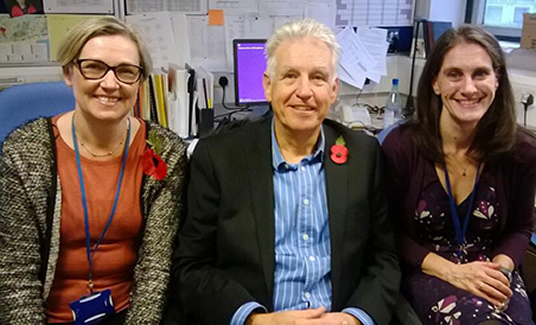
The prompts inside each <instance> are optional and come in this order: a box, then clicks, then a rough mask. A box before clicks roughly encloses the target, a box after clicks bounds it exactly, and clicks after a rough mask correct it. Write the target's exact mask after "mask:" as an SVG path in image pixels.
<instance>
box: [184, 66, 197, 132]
mask: <svg viewBox="0 0 536 325" xmlns="http://www.w3.org/2000/svg"><path fill="white" fill-rule="evenodd" d="M186 70H187V71H188V86H187V87H188V88H187V91H188V136H189V137H190V136H195V135H197V124H196V123H197V120H198V119H199V109H198V108H197V75H196V72H195V69H194V68H193V67H191V66H190V65H189V64H186Z"/></svg>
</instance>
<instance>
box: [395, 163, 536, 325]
mask: <svg viewBox="0 0 536 325" xmlns="http://www.w3.org/2000/svg"><path fill="white" fill-rule="evenodd" d="M432 168H433V167H432ZM469 204H470V202H469V198H467V199H465V201H463V202H462V203H461V204H460V205H459V206H458V215H459V216H460V218H461V219H462V220H460V223H463V218H465V216H466V215H467V209H469ZM498 211H499V209H498V199H497V195H496V191H495V188H494V187H493V185H492V184H490V183H489V182H485V181H484V182H480V183H479V184H478V189H477V193H476V196H475V204H474V207H473V212H472V213H471V215H470V219H469V225H468V230H467V236H466V242H465V244H464V245H463V247H462V256H461V257H459V256H458V254H457V247H458V244H457V242H456V236H455V231H454V226H453V222H452V219H451V218H452V217H451V213H450V208H449V200H448V196H447V194H446V192H445V190H444V189H443V187H442V186H441V183H440V182H439V179H438V178H437V177H436V181H433V182H431V183H429V184H428V185H427V187H425V188H423V190H422V192H421V196H420V200H419V203H418V206H417V209H416V211H415V215H414V222H415V223H416V228H417V233H419V234H420V238H419V242H420V243H421V245H423V246H425V247H426V248H428V249H430V250H431V251H433V252H435V253H436V254H438V255H441V256H442V257H444V258H446V259H449V260H451V261H452V262H455V263H458V262H461V263H466V262H472V261H487V260H490V258H491V257H492V256H491V254H492V250H493V240H494V238H496V237H497V235H498V234H497V233H496V231H497V228H498V224H499V218H500V216H499V215H498ZM404 277H405V281H402V283H403V288H402V290H403V292H404V294H405V296H406V298H407V299H408V301H409V302H410V304H411V305H412V306H413V308H414V310H415V311H416V313H417V314H418V315H419V317H420V318H421V320H422V321H423V323H424V324H442V325H443V324H445V325H458V324H459V325H466V324H479V323H481V322H483V321H486V320H490V319H494V320H498V321H500V322H501V323H504V324H534V323H533V322H532V320H531V315H532V313H531V310H530V303H529V300H528V297H527V293H526V291H525V285H524V284H523V281H522V280H521V277H520V276H519V274H518V273H517V272H514V273H513V280H512V283H511V289H512V291H513V296H512V297H511V299H510V303H509V305H508V308H507V309H506V310H504V311H500V310H498V309H496V308H495V307H494V306H493V305H491V304H490V303H489V302H488V301H487V300H485V299H483V298H480V297H477V296H474V295H472V294H471V293H469V292H467V291H464V290H461V289H458V288H456V287H454V286H452V285H450V284H449V283H447V282H444V281H442V280H440V279H439V278H436V277H433V276H429V275H426V274H424V273H423V272H421V271H420V270H417V269H406V270H404Z"/></svg>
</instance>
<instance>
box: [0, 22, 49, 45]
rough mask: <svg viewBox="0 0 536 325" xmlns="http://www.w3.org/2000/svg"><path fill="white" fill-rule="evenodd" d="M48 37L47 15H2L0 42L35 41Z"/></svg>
mask: <svg viewBox="0 0 536 325" xmlns="http://www.w3.org/2000/svg"><path fill="white" fill-rule="evenodd" d="M39 39H48V25H47V19H46V17H45V16H41V15H39V16H36V15H31V16H24V17H20V18H16V19H12V18H11V17H9V16H8V15H2V16H0V43H4V42H20V41H35V40H39Z"/></svg>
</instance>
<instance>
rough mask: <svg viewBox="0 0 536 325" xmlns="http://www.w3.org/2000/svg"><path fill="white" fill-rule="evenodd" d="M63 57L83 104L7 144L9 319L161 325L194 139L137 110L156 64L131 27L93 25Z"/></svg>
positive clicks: (2, 318)
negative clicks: (149, 119) (188, 146)
mask: <svg viewBox="0 0 536 325" xmlns="http://www.w3.org/2000/svg"><path fill="white" fill-rule="evenodd" d="M57 57H58V61H59V62H60V63H61V64H62V66H63V76H64V80H65V82H66V84H67V85H69V86H70V87H72V88H73V92H74V96H75V99H76V106H75V107H74V109H73V110H72V111H70V112H67V113H65V114H62V115H59V116H54V117H52V118H40V119H37V120H35V121H33V122H30V123H28V124H26V125H23V126H21V127H20V128H18V129H17V130H15V131H14V132H12V133H11V135H10V136H9V137H8V139H7V140H6V141H5V142H4V145H3V151H2V156H1V161H0V324H45V323H48V324H67V323H68V324H95V322H97V321H101V322H100V323H99V324H158V323H159V322H160V319H161V315H162V310H163V307H164V305H165V302H166V291H167V284H168V282H169V272H170V266H171V254H172V252H173V249H174V242H175V240H174V239H175V233H176V231H177V228H178V225H179V219H180V217H181V216H182V212H183V193H184V175H185V165H186V158H185V157H186V156H185V149H186V147H185V144H184V143H183V142H182V141H181V139H180V138H179V137H178V136H177V135H175V134H174V133H172V132H171V131H169V130H168V129H165V128H163V127H161V126H159V125H156V124H153V123H151V122H146V121H143V120H141V119H138V118H135V117H133V116H131V115H130V111H131V109H132V108H133V106H134V104H135V102H136V97H137V93H138V88H139V86H140V83H141V82H142V81H143V80H145V79H146V78H147V76H148V73H149V72H150V70H151V67H150V57H149V55H148V54H147V52H146V49H145V47H144V45H143V44H142V42H141V40H140V39H139V37H138V36H137V35H136V34H135V33H134V32H133V30H132V29H131V28H130V27H128V26H127V25H126V24H124V23H123V22H121V21H119V20H117V19H115V18H111V17H104V18H98V19H92V20H89V21H86V22H83V23H81V24H80V25H78V26H77V27H75V28H73V29H71V30H70V31H69V32H68V34H67V35H66V37H65V39H64V40H63V42H62V43H61V45H60V47H59V52H58V56H57Z"/></svg>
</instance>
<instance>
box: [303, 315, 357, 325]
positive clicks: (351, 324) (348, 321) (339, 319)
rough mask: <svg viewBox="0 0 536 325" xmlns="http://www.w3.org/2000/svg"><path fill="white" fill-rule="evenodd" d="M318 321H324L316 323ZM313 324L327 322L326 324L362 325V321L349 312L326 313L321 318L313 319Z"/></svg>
mask: <svg viewBox="0 0 536 325" xmlns="http://www.w3.org/2000/svg"><path fill="white" fill-rule="evenodd" d="M316 321H323V322H321V323H320V322H319V323H314V322H316ZM311 324H325V325H328V324H329V325H331V324H333V325H361V322H360V321H358V320H357V318H355V317H354V316H352V315H350V314H347V313H325V314H324V315H322V317H320V319H319V320H316V319H315V320H312V321H311Z"/></svg>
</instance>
